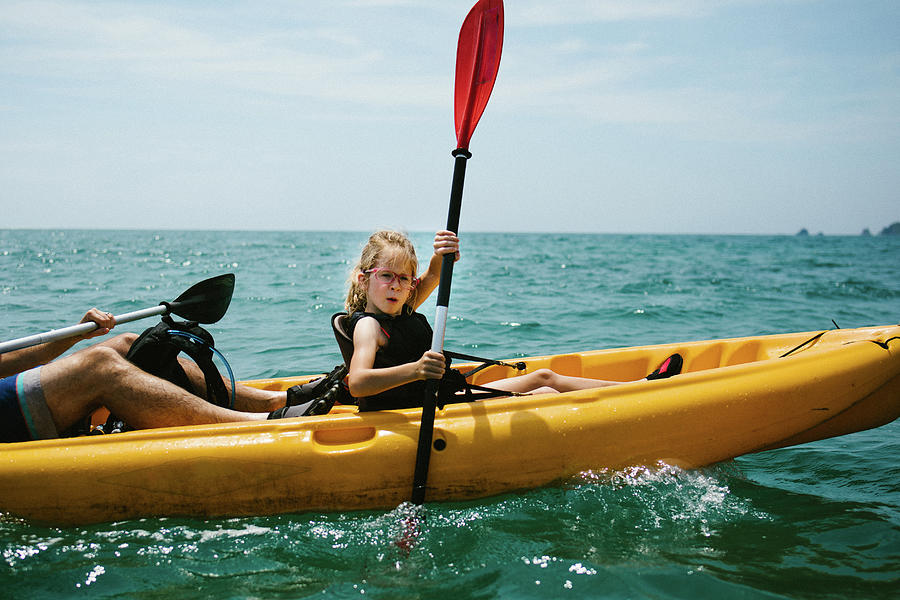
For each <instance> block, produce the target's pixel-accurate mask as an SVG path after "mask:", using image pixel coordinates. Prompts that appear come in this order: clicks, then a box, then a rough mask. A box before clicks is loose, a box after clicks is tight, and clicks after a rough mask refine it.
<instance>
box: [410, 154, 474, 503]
mask: <svg viewBox="0 0 900 600" xmlns="http://www.w3.org/2000/svg"><path fill="white" fill-rule="evenodd" d="M453 156H455V157H456V161H455V163H454V164H453V182H452V184H451V186H450V210H449V211H448V215H447V230H448V231H452V232H453V233H455V234H456V235H459V214H460V212H461V210H462V193H463V184H464V183H465V180H466V161H467V160H469V159H470V158H471V157H472V154H471V153H470V152H469V151H468V150H466V149H465V148H457V149H456V150H454V151H453ZM454 262H456V257H455V256H454V255H453V254H445V255H444V258H443V262H441V282H440V284H438V295H437V306H438V314H441V312H442V311H441V308H440V307H444V308H445V309H446V308H447V307H448V306H450V284H451V282H452V281H453V263H454ZM443 315H444V318H443V321H444V322H443V323H435V339H434V340H432V343H431V346H432V347H431V349H432V350H435V351H436V352H440V351H442V350H443V346H444V328H445V326H446V312H443ZM438 337H439V338H440V339H438ZM439 389H440V380H439V379H429V380H428V382H427V383H426V386H425V398H424V401H423V403H422V419H421V424H420V425H419V445H418V447H417V448H416V468H415V471H413V489H412V501H413V504H424V503H425V484H426V482H427V481H428V464H429V462H430V461H431V441H432V439H433V438H434V413H435V410H436V408H437V395H438V390H439Z"/></svg>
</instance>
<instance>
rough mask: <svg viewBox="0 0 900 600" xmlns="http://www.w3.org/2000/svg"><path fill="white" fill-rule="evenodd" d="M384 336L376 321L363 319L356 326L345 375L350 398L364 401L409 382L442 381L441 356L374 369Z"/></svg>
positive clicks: (438, 354)
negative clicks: (351, 351)
mask: <svg viewBox="0 0 900 600" xmlns="http://www.w3.org/2000/svg"><path fill="white" fill-rule="evenodd" d="M383 335H384V334H382V333H381V327H380V326H379V325H378V321H376V320H375V319H373V318H371V317H365V318H362V319H360V320H359V322H358V323H357V324H356V329H355V330H354V332H353V357H352V358H351V359H350V372H349V374H348V375H347V386H348V387H349V388H350V395H351V396H353V397H355V398H365V397H366V396H374V395H375V394H380V393H381V392H384V391H387V390H389V389H392V388H395V387H397V386H400V385H403V384H405V383H410V382H411V381H418V380H420V379H440V378H441V377H443V375H444V355H443V354H440V353H438V352H432V351H430V350H429V351H427V352H425V354H423V355H422V358H420V359H419V360H417V361H416V362H411V363H406V364H404V365H398V366H396V367H386V368H382V369H376V368H373V365H374V364H375V353H376V352H377V351H378V347H379V345H380V344H381V343H383V342H382V336H383Z"/></svg>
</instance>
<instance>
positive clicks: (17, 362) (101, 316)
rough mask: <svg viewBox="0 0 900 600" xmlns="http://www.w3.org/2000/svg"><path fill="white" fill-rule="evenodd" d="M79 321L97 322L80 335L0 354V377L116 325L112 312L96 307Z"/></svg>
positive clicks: (42, 362)
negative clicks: (93, 328)
mask: <svg viewBox="0 0 900 600" xmlns="http://www.w3.org/2000/svg"><path fill="white" fill-rule="evenodd" d="M80 322H81V323H87V322H94V323H96V324H97V329H95V330H93V331H91V332H88V333H85V334H83V335H80V336H76V337H72V338H68V339H64V340H57V341H55V342H47V343H46V344H40V345H38V346H32V347H30V348H22V349H20V350H13V351H12V352H5V353H2V354H0V377H9V376H10V375H15V374H16V373H21V372H22V371H27V370H28V369H33V368H34V367H37V366H40V365H45V364H47V363H48V362H50V361H51V360H53V359H54V358H56V357H58V356H60V355H61V354H62V353H63V352H65V351H66V350H68V349H69V348H71V347H72V346H74V345H75V344H77V343H78V342H80V341H81V340H87V339H90V338H93V337H97V336H100V335H106V334H107V333H109V330H110V329H112V328H113V327H115V325H116V320H115V319H114V318H113V316H112V314H110V313H106V312H102V311H100V310H97V309H96V308H92V309H91V310H89V311H87V313H85V315H84V317H82V319H81V321H80Z"/></svg>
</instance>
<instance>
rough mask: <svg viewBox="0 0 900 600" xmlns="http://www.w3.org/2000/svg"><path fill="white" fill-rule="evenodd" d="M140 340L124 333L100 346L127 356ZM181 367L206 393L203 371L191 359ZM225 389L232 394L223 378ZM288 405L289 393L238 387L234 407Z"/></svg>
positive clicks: (258, 408) (267, 409)
mask: <svg viewBox="0 0 900 600" xmlns="http://www.w3.org/2000/svg"><path fill="white" fill-rule="evenodd" d="M137 338H138V336H137V334H136V333H123V334H121V335H117V336H116V337H114V338H111V339H109V340H106V341H104V342H101V343H100V344H98V345H101V346H107V347H109V348H112V349H113V350H115V351H116V352H117V353H118V354H120V355H122V356H125V355H126V354H128V349H129V348H131V344H133V343H134V341H135V340H136V339H137ZM178 362H179V363H181V367H182V368H183V369H184V372H185V373H186V374H187V376H188V378H189V379H190V380H191V383H192V384H193V385H194V389H195V390H198V391H200V393H201V394H205V393H206V379H205V378H204V376H203V371H201V370H200V368H199V367H198V366H197V365H196V364H195V363H194V361H192V360H189V359H179V361H178ZM223 381H224V382H225V388H226V389H227V390H228V393H229V394H230V393H231V381H230V380H228V379H225V378H223ZM285 404H287V393H286V392H278V391H273V390H261V389H259V388H254V387H250V386H249V385H240V384H239V385H238V386H237V389H236V390H235V402H234V407H235V408H236V409H237V410H241V411H247V412H271V411H273V410H276V409H278V408H281V407H282V406H284V405H285Z"/></svg>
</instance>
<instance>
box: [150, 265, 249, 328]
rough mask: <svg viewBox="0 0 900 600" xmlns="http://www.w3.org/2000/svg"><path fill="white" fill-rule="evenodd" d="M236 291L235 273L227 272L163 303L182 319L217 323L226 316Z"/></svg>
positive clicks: (205, 280)
mask: <svg viewBox="0 0 900 600" xmlns="http://www.w3.org/2000/svg"><path fill="white" fill-rule="evenodd" d="M233 293H234V273H226V274H224V275H218V276H216V277H211V278H209V279H204V280H203V281H201V282H200V283H197V284H194V285H192V286H191V287H190V288H189V289H188V290H187V291H186V292H184V293H183V294H181V295H180V296H178V297H177V298H175V300H173V301H172V302H163V303H162V305H163V306H165V307H166V309H168V311H169V312H170V313H175V314H176V315H178V316H179V317H181V318H182V319H187V320H188V321H197V322H198V323H204V324H207V325H208V324H210V323H215V322H216V321H218V320H219V319H221V318H222V317H224V316H225V312H226V311H227V310H228V306H229V305H230V304H231V295H232V294H233Z"/></svg>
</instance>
